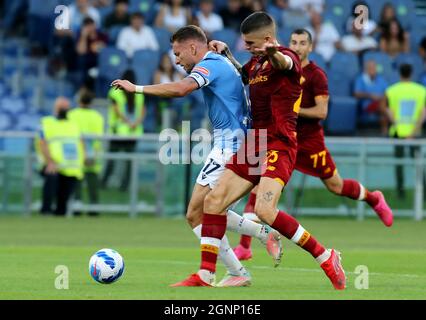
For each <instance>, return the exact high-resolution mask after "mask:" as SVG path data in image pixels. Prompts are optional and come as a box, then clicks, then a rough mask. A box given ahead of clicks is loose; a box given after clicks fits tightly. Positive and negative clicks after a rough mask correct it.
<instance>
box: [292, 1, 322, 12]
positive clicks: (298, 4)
mask: <svg viewBox="0 0 426 320" xmlns="http://www.w3.org/2000/svg"><path fill="white" fill-rule="evenodd" d="M288 7H289V9H291V10H299V11H305V12H310V11H312V10H313V11H315V12H318V13H319V14H322V13H323V11H324V7H325V1H324V0H288Z"/></svg>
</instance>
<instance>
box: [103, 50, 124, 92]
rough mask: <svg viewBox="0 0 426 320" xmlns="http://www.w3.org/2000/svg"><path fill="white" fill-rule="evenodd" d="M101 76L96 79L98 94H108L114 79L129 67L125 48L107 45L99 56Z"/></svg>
mask: <svg viewBox="0 0 426 320" xmlns="http://www.w3.org/2000/svg"><path fill="white" fill-rule="evenodd" d="M98 68H99V76H98V78H97V80H96V95H97V96H98V97H100V96H102V97H104V96H106V94H107V93H108V90H109V85H110V83H111V81H112V80H114V79H117V78H120V77H121V75H122V74H123V72H124V71H125V70H126V69H127V68H128V62H127V57H126V53H125V52H124V51H123V50H120V49H117V48H114V47H106V48H104V49H102V51H101V52H100V54H99V58H98Z"/></svg>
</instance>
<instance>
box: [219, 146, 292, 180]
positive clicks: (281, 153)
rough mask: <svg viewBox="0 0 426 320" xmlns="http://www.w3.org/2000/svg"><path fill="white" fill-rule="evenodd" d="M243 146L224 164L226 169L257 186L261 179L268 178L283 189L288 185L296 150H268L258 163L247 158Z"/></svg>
mask: <svg viewBox="0 0 426 320" xmlns="http://www.w3.org/2000/svg"><path fill="white" fill-rule="evenodd" d="M243 150H244V145H243V146H242V147H241V148H240V150H239V152H237V153H236V154H234V156H233V157H232V158H231V159H230V160H229V161H228V163H227V164H226V168H228V169H230V170H232V171H233V172H234V173H235V174H237V175H238V176H240V177H241V178H243V179H245V180H247V181H250V182H251V183H253V185H257V184H258V183H259V181H260V178H261V177H269V178H272V179H274V180H276V181H278V182H279V183H280V184H281V185H282V186H283V187H284V186H285V185H286V184H287V183H288V181H289V180H290V177H291V173H292V172H293V170H294V164H295V161H296V148H288V149H287V150H268V151H267V152H266V153H263V154H262V155H261V156H259V158H258V161H256V162H255V163H253V162H254V161H253V159H249V158H248V157H247V154H249V153H247V152H244V151H243Z"/></svg>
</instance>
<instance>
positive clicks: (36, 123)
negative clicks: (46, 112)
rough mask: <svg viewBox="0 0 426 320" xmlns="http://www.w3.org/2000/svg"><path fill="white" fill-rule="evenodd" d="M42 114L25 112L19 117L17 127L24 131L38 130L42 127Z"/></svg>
mask: <svg viewBox="0 0 426 320" xmlns="http://www.w3.org/2000/svg"><path fill="white" fill-rule="evenodd" d="M40 118H41V116H40V115H39V114H37V113H24V114H21V115H19V116H18V117H17V123H16V125H15V128H16V129H17V130H24V131H36V130H38V129H39V128H40Z"/></svg>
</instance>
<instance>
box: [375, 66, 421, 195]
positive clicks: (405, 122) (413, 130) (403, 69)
mask: <svg viewBox="0 0 426 320" xmlns="http://www.w3.org/2000/svg"><path fill="white" fill-rule="evenodd" d="M412 71H413V70H412V67H411V65H410V64H402V65H401V66H400V68H399V73H400V82H398V83H395V84H394V85H392V86H390V87H389V88H388V89H387V90H386V95H385V98H384V99H383V100H382V110H384V112H385V113H386V115H387V116H388V119H389V122H390V123H391V127H390V129H389V136H390V137H393V138H399V139H412V138H417V137H419V136H421V130H422V125H423V122H424V120H425V115H426V109H425V108H426V89H425V87H424V86H422V85H420V84H418V83H415V82H412V81H411V75H412ZM404 149H405V147H404V146H395V157H396V158H403V157H404V151H405V150H404ZM418 152H420V149H419V147H414V146H413V147H411V146H410V156H411V157H414V156H416V154H417V153H418ZM417 156H421V155H420V154H417ZM395 174H396V187H397V194H398V197H399V198H404V197H405V190H404V171H403V166H402V165H397V166H396V168H395Z"/></svg>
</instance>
